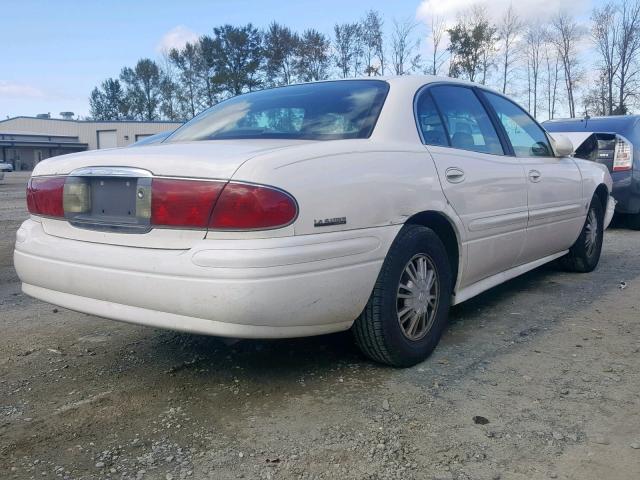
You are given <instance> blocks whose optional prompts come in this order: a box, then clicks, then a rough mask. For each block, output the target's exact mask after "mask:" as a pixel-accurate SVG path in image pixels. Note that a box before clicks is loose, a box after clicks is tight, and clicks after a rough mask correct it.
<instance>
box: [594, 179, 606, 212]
mask: <svg viewBox="0 0 640 480" xmlns="http://www.w3.org/2000/svg"><path fill="white" fill-rule="evenodd" d="M593 195H594V196H595V197H598V200H600V204H601V205H602V211H603V212H606V211H607V201H608V200H609V190H607V186H606V185H605V184H604V183H601V184H600V185H598V188H596V192H595V193H594V194H593Z"/></svg>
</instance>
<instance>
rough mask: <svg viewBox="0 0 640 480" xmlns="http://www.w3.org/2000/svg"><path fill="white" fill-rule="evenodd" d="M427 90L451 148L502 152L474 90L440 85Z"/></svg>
mask: <svg viewBox="0 0 640 480" xmlns="http://www.w3.org/2000/svg"><path fill="white" fill-rule="evenodd" d="M430 91H431V94H432V95H433V99H434V101H435V103H436V105H437V106H438V108H439V110H440V113H441V114H442V117H443V119H444V122H445V127H446V131H447V134H448V136H449V142H450V144H451V146H452V147H453V148H460V149H462V150H472V151H474V152H480V153H490V154H493V155H504V150H503V149H502V145H501V144H500V139H499V138H498V134H497V133H496V130H495V128H493V123H491V119H490V118H489V114H488V113H487V112H486V110H485V109H484V107H483V106H482V104H481V103H480V100H478V97H476V94H475V93H474V92H473V90H471V89H470V88H466V87H457V86H451V85H441V86H437V87H432V88H431V89H430Z"/></svg>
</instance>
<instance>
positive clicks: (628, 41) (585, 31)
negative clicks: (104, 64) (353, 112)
mask: <svg viewBox="0 0 640 480" xmlns="http://www.w3.org/2000/svg"><path fill="white" fill-rule="evenodd" d="M423 30H424V26H423V25H422V24H418V23H417V22H415V21H413V20H404V21H398V20H393V21H392V22H391V23H390V25H385V19H384V18H383V16H382V15H381V14H380V13H379V12H377V11H374V10H370V11H368V12H366V13H365V14H364V15H363V17H362V18H361V19H360V20H358V21H355V22H347V23H339V24H336V25H335V26H334V28H333V32H332V35H331V36H329V35H326V34H324V33H322V32H320V31H318V30H316V29H313V28H310V29H307V30H305V31H303V32H296V31H294V30H292V29H291V28H289V27H287V26H286V25H282V24H280V23H278V22H273V23H271V24H270V25H269V26H268V27H267V28H266V29H264V30H261V29H259V28H257V27H255V26H254V25H252V24H250V23H249V24H247V25H244V26H234V25H222V26H219V27H215V28H213V30H212V34H211V35H204V36H202V37H200V38H199V39H198V40H197V41H195V42H192V43H187V44H186V45H185V46H184V47H182V48H180V49H172V50H170V51H168V52H166V53H165V54H164V55H163V56H162V58H161V59H159V60H153V59H149V58H143V59H140V60H139V61H138V62H137V63H136V65H135V66H133V67H124V68H123V69H122V70H121V72H120V74H119V76H118V77H117V78H108V79H106V80H105V81H103V82H102V83H101V85H99V86H97V87H96V88H94V89H93V91H92V92H91V95H90V98H89V103H90V112H91V116H92V118H94V119H96V120H125V119H133V120H147V121H149V120H175V121H182V120H186V119H188V118H191V117H193V116H195V115H196V114H197V113H198V112H200V111H202V110H203V109H205V108H208V107H210V106H212V105H215V104H216V103H217V102H219V101H221V100H223V99H225V98H229V97H231V96H234V95H238V94H241V93H244V92H250V91H253V90H256V89H260V88H264V87H272V86H279V85H288V84H291V83H297V82H307V81H314V80H324V79H329V78H349V77H354V76H371V77H374V76H380V75H406V74H412V73H427V74H433V75H448V76H450V77H456V78H464V79H468V80H470V81H475V82H478V83H481V84H486V85H490V86H492V87H494V88H496V89H498V90H500V91H502V92H503V93H507V94H510V95H513V96H515V97H516V98H518V99H519V100H520V101H521V103H523V104H524V105H525V106H526V107H528V109H529V111H530V112H531V113H532V114H533V115H534V116H535V117H545V118H554V117H556V116H558V115H559V114H561V115H568V116H571V117H575V116H580V115H612V114H627V113H630V111H631V110H632V109H633V107H635V105H636V103H637V100H638V96H639V94H640V61H639V58H640V0H618V1H613V2H610V3H607V4H604V5H602V6H599V7H596V8H594V9H593V11H592V14H591V18H590V21H589V22H588V23H585V24H583V23H580V22H579V21H578V20H576V19H575V18H573V17H572V16H570V15H569V14H568V13H567V12H557V13H556V14H555V15H554V16H552V18H551V19H550V20H549V21H546V22H541V21H525V20H524V19H522V18H520V17H519V16H518V14H517V13H516V12H515V10H514V8H513V7H509V8H508V9H507V10H506V11H505V12H504V14H503V15H502V16H501V18H499V19H498V20H497V21H492V20H490V17H489V15H488V14H487V10H486V7H484V6H481V5H475V6H473V7H471V8H468V9H466V10H464V11H461V12H459V14H458V15H457V18H456V21H455V22H454V23H453V24H447V23H446V22H445V21H444V19H443V18H438V17H435V16H434V17H431V18H430V19H429V23H428V25H426V30H427V31H426V32H425V31H423ZM423 41H426V43H427V47H426V48H425V49H423V48H422V47H421V43H422V42H423ZM425 51H426V52H428V53H426V54H425V53H423V52H425Z"/></svg>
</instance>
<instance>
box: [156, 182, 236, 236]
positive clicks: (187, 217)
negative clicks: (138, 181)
mask: <svg viewBox="0 0 640 480" xmlns="http://www.w3.org/2000/svg"><path fill="white" fill-rule="evenodd" d="M225 184H226V182H217V181H212V182H207V181H200V180H174V179H168V178H166V179H165V178H154V179H153V182H152V183H151V225H154V226H155V225H157V226H169V227H191V228H206V227H207V224H208V222H209V217H210V216H211V209H212V208H213V205H214V204H215V202H216V199H217V198H218V196H219V195H220V192H221V191H222V189H223V188H224V186H225Z"/></svg>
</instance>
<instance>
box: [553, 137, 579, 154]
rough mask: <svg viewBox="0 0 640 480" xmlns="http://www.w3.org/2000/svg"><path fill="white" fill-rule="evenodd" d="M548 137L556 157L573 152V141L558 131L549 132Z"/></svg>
mask: <svg viewBox="0 0 640 480" xmlns="http://www.w3.org/2000/svg"><path fill="white" fill-rule="evenodd" d="M549 137H551V146H552V147H553V152H554V153H555V154H556V157H568V156H569V155H572V154H573V151H574V149H573V143H571V140H569V139H568V138H567V137H565V136H564V135H561V134H559V133H554V134H549Z"/></svg>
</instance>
